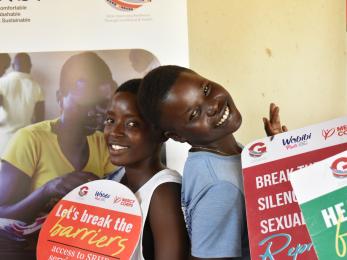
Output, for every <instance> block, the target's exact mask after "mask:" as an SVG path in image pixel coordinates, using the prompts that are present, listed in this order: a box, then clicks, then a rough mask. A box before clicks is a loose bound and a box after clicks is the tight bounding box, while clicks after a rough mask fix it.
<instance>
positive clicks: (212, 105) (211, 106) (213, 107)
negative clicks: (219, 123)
mask: <svg viewBox="0 0 347 260" xmlns="http://www.w3.org/2000/svg"><path fill="white" fill-rule="evenodd" d="M218 104H219V103H218V100H216V99H211V100H209V101H208V104H207V109H206V113H207V115H208V116H214V115H216V114H217V112H218Z"/></svg>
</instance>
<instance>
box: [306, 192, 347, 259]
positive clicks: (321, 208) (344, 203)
mask: <svg viewBox="0 0 347 260" xmlns="http://www.w3.org/2000/svg"><path fill="white" fill-rule="evenodd" d="M300 206H301V210H302V212H303V214H304V218H305V221H306V225H307V228H308V231H309V233H310V236H311V238H312V241H313V244H314V247H315V250H316V252H317V255H318V257H319V259H320V260H325V259H327V260H328V259H329V260H331V259H347V187H343V188H341V189H338V190H335V191H333V192H331V193H328V194H326V195H323V196H321V197H318V198H316V199H313V200H311V201H309V202H306V203H304V204H301V205H300Z"/></svg>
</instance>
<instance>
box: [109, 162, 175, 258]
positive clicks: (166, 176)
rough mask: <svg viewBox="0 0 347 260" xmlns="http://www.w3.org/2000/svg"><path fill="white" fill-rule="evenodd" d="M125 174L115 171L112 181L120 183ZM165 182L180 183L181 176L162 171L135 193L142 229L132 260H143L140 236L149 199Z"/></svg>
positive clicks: (170, 171) (167, 170) (169, 171)
mask: <svg viewBox="0 0 347 260" xmlns="http://www.w3.org/2000/svg"><path fill="white" fill-rule="evenodd" d="M124 174H125V169H124V168H121V169H119V170H118V171H117V174H115V175H113V176H112V178H111V179H112V180H114V181H118V182H120V180H121V179H122V177H123V176H124ZM166 182H174V183H181V182H182V177H181V175H180V174H179V173H178V172H176V171H174V170H170V169H164V170H161V171H160V172H158V173H157V174H155V175H154V176H153V177H152V178H151V179H149V180H148V181H147V182H146V183H145V184H144V185H142V187H141V188H140V189H139V190H138V191H137V192H136V193H135V196H136V198H137V200H138V201H139V203H140V207H141V211H142V228H141V236H140V240H139V243H138V244H137V247H136V249H135V252H134V254H133V256H132V257H131V259H132V260H145V259H144V257H143V253H142V234H143V228H144V226H145V222H146V218H147V214H148V209H149V204H150V202H151V198H152V195H153V192H154V190H155V189H156V188H157V187H158V186H159V185H160V184H163V183H166Z"/></svg>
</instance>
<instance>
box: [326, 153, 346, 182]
mask: <svg viewBox="0 0 347 260" xmlns="http://www.w3.org/2000/svg"><path fill="white" fill-rule="evenodd" d="M330 169H331V170H332V171H333V175H334V176H335V177H339V178H342V177H347V157H341V158H339V159H336V160H335V161H334V162H333V163H332V164H331V166H330Z"/></svg>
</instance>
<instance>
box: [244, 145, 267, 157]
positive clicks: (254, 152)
mask: <svg viewBox="0 0 347 260" xmlns="http://www.w3.org/2000/svg"><path fill="white" fill-rule="evenodd" d="M248 151H249V155H250V156H251V157H255V158H258V157H261V156H262V155H263V154H264V153H266V146H265V144H264V143H263V142H258V143H255V144H252V145H251V146H250V147H249V148H248Z"/></svg>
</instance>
